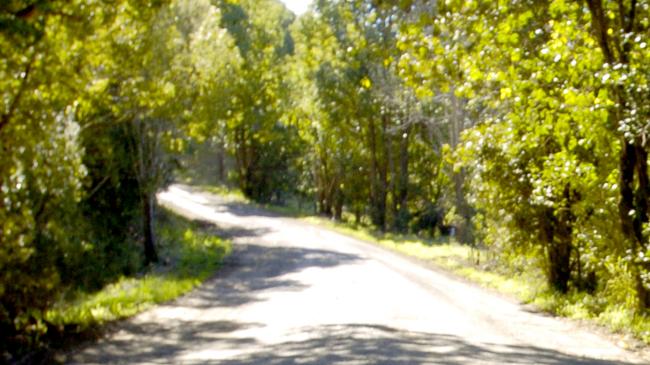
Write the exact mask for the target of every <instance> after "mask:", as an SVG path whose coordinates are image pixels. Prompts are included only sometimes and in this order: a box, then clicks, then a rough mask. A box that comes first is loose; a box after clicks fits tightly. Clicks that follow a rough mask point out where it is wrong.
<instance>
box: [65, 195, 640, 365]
mask: <svg viewBox="0 0 650 365" xmlns="http://www.w3.org/2000/svg"><path fill="white" fill-rule="evenodd" d="M159 201H160V202H161V203H162V204H164V205H165V206H168V207H171V208H173V209H174V210H176V211H178V212H181V213H183V214H184V215H186V216H188V217H190V218H193V219H197V220H202V221H207V222H211V223H215V224H216V225H218V226H219V230H220V231H221V232H222V234H223V235H224V236H227V237H229V238H231V239H232V240H233V242H234V252H233V254H232V256H231V257H230V258H229V259H228V260H227V262H226V263H225V265H224V268H223V269H222V270H221V271H220V272H219V273H218V274H217V275H216V277H215V278H213V279H211V280H209V281H208V282H206V283H205V284H204V285H202V286H201V287H199V288H198V289H197V290H195V291H193V292H192V293H190V294H188V295H186V296H184V297H182V298H180V299H178V300H175V301H173V302H170V303H168V304H166V305H162V306H159V307H156V308H154V309H152V310H149V311H147V312H145V313H142V314H140V315H138V316H136V317H134V318H132V319H130V320H128V321H125V322H124V323H122V324H120V325H119V330H116V331H112V332H111V333H110V334H109V335H107V337H106V338H104V339H102V340H100V341H98V342H97V343H94V344H90V345H88V346H86V347H85V348H83V349H80V350H79V351H77V352H76V353H73V354H71V355H70V356H69V359H70V363H71V364H224V365H235V364H253V365H257V364H259V365H280V364H287V365H288V364H306V365H315V364H386V365H396V364H558V365H559V364H580V365H582V364H648V363H650V362H648V361H647V360H643V359H641V358H640V357H639V355H638V354H634V353H630V352H628V351H625V350H623V349H621V348H619V347H618V346H617V345H616V344H615V343H613V342H612V340H610V339H609V338H607V337H605V336H603V335H600V334H597V333H595V332H591V331H588V330H586V329H584V328H582V327H581V326H579V325H577V324H575V323H573V322H571V321H567V320H560V319H555V318H552V317H549V316H546V315H542V314H538V313H534V312H532V311H530V310H528V309H527V308H526V307H525V306H522V305H519V304H517V303H516V302H514V301H512V300H510V299H507V298H504V297H503V296H500V295H497V294H494V293H492V292H490V291H487V290H484V289H481V288H479V287H477V286H475V285H472V284H468V283H466V282H464V281H463V280H460V279H456V278H454V277H452V276H450V275H448V274H446V273H444V272H442V271H440V270H436V269H432V268H430V267H427V266H426V265H424V264H420V263H418V262H416V261H414V260H411V259H408V258H404V257H402V256H400V255H397V254H394V253H391V252H388V251H386V250H384V249H382V248H379V247H376V246H373V245H371V244H368V243H364V242H362V241H359V240H356V239H353V238H350V237H347V236H344V235H341V234H338V233H335V232H332V231H330V230H327V229H324V228H321V227H317V226H314V225H311V224H307V223H304V222H300V221H298V220H295V219H290V218H283V217H278V216H276V215H274V214H271V213H268V212H265V211H263V210H260V209H257V208H254V207H251V206H247V205H243V204H239V203H235V202H232V201H228V200H226V199H223V198H220V197H217V196H214V195H211V194H207V193H202V192H200V191H198V190H196V189H194V188H191V187H188V186H183V185H174V186H172V187H171V188H170V189H169V190H168V191H166V192H164V193H161V194H160V195H159Z"/></svg>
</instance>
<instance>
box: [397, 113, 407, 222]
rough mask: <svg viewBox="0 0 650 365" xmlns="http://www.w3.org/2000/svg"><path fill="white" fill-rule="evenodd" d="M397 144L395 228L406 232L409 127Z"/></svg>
mask: <svg viewBox="0 0 650 365" xmlns="http://www.w3.org/2000/svg"><path fill="white" fill-rule="evenodd" d="M404 133H405V135H404V136H403V137H402V138H401V140H400V146H399V177H398V184H397V185H398V187H397V194H396V197H395V201H396V202H397V219H396V220H395V223H396V224H395V229H397V231H398V232H402V233H404V232H406V231H407V229H408V221H409V211H408V185H409V139H410V137H411V136H410V134H411V127H410V126H407V127H406V130H405V132H404Z"/></svg>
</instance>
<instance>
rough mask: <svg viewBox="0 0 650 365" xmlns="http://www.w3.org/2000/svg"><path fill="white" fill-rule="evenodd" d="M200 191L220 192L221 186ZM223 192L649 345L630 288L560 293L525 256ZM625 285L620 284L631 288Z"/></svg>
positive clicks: (649, 330) (646, 323)
mask: <svg viewBox="0 0 650 365" xmlns="http://www.w3.org/2000/svg"><path fill="white" fill-rule="evenodd" d="M206 190H208V191H211V192H214V193H216V194H220V191H223V188H206ZM226 193H227V194H228V195H230V196H235V197H238V199H239V200H238V201H239V202H241V203H247V204H253V205H256V206H258V207H261V208H264V209H266V210H269V211H271V212H275V213H277V214H280V215H285V216H290V217H294V218H298V219H301V220H303V221H306V222H310V223H312V224H316V225H319V226H322V227H326V228H329V229H332V230H334V231H337V232H339V233H342V234H345V235H349V236H352V237H355V238H358V239H360V240H363V241H366V242H370V243H373V244H376V245H379V246H382V247H385V248H387V249H390V250H392V251H395V252H399V253H401V254H404V255H407V256H410V257H414V258H417V259H420V260H423V261H425V262H431V263H433V264H435V265H436V266H438V267H441V268H443V269H445V270H447V271H449V272H451V273H453V274H455V275H458V276H460V277H463V278H465V279H467V280H469V281H471V282H474V283H477V284H479V285H481V286H483V287H486V288H490V289H493V290H495V291H497V292H500V293H503V294H506V295H509V296H512V297H514V298H516V299H518V300H519V301H521V302H522V303H524V304H529V305H531V306H532V307H534V308H537V309H538V310H540V311H542V312H545V313H549V314H552V315H557V316H562V317H567V318H571V319H575V320H580V321H587V322H588V323H592V324H597V325H600V326H602V327H605V328H607V329H608V330H609V331H612V332H614V333H618V334H621V335H623V338H622V339H621V340H620V341H619V345H621V346H623V347H635V346H637V343H635V342H636V341H635V339H636V340H638V341H641V342H643V343H644V344H646V345H650V316H648V315H639V314H637V313H636V312H635V310H634V306H633V304H632V303H631V301H630V300H629V298H630V297H631V296H632V295H633V294H632V293H623V294H621V296H620V298H605V297H603V296H602V295H600V294H599V293H598V292H596V293H594V294H589V293H585V292H580V291H577V290H573V291H571V292H570V293H568V294H561V293H558V292H555V291H553V290H551V289H550V288H549V287H548V285H547V283H546V280H545V277H544V273H543V272H542V270H541V269H540V267H539V265H536V264H535V263H533V262H530V261H529V260H528V259H527V258H525V257H524V258H521V261H520V262H518V263H506V262H503V261H502V260H499V259H498V257H497V255H496V254H495V253H494V252H492V251H490V250H489V249H485V248H480V247H472V246H469V245H462V244H459V243H457V242H455V241H454V240H453V239H450V238H448V237H437V238H435V239H425V238H422V237H418V236H416V235H400V234H393V233H381V232H378V231H377V230H374V229H372V227H371V226H370V224H369V223H368V222H367V221H364V220H363V219H362V223H361V224H354V223H352V222H353V217H351V216H350V215H345V214H344V217H343V218H344V219H343V221H342V222H338V221H334V220H331V219H328V218H325V217H320V216H317V215H315V214H314V210H313V208H312V209H310V207H309V205H308V204H304V203H303V204H299V203H298V202H296V201H290V202H288V204H286V205H284V206H278V205H262V204H257V203H254V202H251V201H249V200H248V199H246V198H245V197H244V196H243V195H242V194H241V193H240V192H238V191H237V190H230V189H228V190H226ZM630 285H631V284H629V283H628V284H624V285H620V286H621V287H622V288H631V287H632V286H630ZM621 290H624V289H621Z"/></svg>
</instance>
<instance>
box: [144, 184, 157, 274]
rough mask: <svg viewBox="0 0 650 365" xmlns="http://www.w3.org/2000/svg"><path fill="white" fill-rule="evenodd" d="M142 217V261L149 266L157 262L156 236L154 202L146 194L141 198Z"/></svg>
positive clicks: (150, 196) (151, 197) (150, 195)
mask: <svg viewBox="0 0 650 365" xmlns="http://www.w3.org/2000/svg"><path fill="white" fill-rule="evenodd" d="M142 215H143V225H144V226H143V229H144V259H145V264H146V265H149V264H152V263H156V262H158V253H157V252H156V234H155V231H154V220H155V217H154V202H153V196H152V194H149V193H146V194H145V196H144V197H143V198H142Z"/></svg>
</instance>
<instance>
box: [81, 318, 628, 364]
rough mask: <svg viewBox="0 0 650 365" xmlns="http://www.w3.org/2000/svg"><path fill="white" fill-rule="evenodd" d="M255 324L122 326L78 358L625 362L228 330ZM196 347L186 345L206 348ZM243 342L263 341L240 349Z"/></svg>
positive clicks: (365, 336) (384, 331)
mask: <svg viewBox="0 0 650 365" xmlns="http://www.w3.org/2000/svg"><path fill="white" fill-rule="evenodd" d="M255 326H260V325H259V324H240V323H236V322H206V323H202V324H194V323H187V325H184V326H174V327H173V328H170V330H169V331H170V332H169V333H167V334H166V335H165V336H161V334H160V330H161V328H157V326H144V327H143V326H138V327H135V328H131V329H129V330H131V331H133V332H134V333H135V334H138V335H140V338H141V340H139V341H137V343H135V342H133V341H131V342H129V341H123V342H120V341H113V342H111V343H110V344H107V345H105V346H104V347H103V348H102V353H101V354H97V355H92V354H88V356H86V357H84V358H83V361H84V362H87V363H94V362H100V363H104V361H102V359H106V358H110V359H111V360H110V362H109V363H114V364H126V363H151V362H153V363H183V364H186V365H194V364H222V365H244V364H245V365H293V364H305V365H317V364H319V365H320V364H375V365H401V364H404V365H405V364H413V365H416V364H422V365H424V364H449V365H455V364H458V365H460V364H477V363H479V364H480V363H490V364H531V365H532V364H537V365H560V364H563V365H588V364H590V365H606V364H621V365H623V364H626V363H622V362H609V361H603V360H595V359H589V358H579V357H573V356H569V355H565V354H562V353H560V352H557V351H552V350H547V349H543V348H538V347H533V346H503V345H491V344H484V345H476V344H471V343H468V342H466V341H464V340H463V339H461V338H459V337H455V336H450V335H439V334H432V333H424V332H407V331H401V330H397V329H394V328H391V327H386V326H377V325H364V324H348V325H332V326H318V327H309V328H303V329H301V330H300V333H298V334H297V335H302V336H305V337H306V338H307V339H304V340H300V341H295V342H285V343H280V344H277V345H273V346H267V347H264V346H261V344H259V343H257V342H256V340H254V339H253V338H250V337H245V336H243V337H233V336H232V335H231V336H228V334H229V333H231V332H236V331H240V330H245V329H249V328H253V327H255ZM210 344H214V345H215V347H214V348H213V350H203V351H200V352H198V353H192V352H188V351H191V349H197V348H206V349H210V348H211V347H210ZM247 348H264V351H262V352H255V353H247V352H246V349H247ZM220 349H221V350H220ZM223 349H228V350H227V351H229V352H230V351H232V350H235V351H243V353H242V354H238V356H235V357H236V359H235V360H217V359H216V357H218V356H219V355H220V351H224V350H223Z"/></svg>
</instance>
